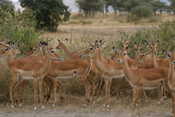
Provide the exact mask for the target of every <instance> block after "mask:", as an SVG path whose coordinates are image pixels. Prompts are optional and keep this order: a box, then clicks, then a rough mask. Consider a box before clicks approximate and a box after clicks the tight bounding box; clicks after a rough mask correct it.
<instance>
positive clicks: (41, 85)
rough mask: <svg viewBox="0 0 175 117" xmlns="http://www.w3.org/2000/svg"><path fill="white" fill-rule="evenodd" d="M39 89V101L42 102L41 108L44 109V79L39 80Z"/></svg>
mask: <svg viewBox="0 0 175 117" xmlns="http://www.w3.org/2000/svg"><path fill="white" fill-rule="evenodd" d="M38 85H39V86H38V87H39V100H40V105H41V108H44V105H43V101H44V100H43V79H42V78H40V79H39V80H38Z"/></svg>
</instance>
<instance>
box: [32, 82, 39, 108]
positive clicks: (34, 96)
mask: <svg viewBox="0 0 175 117" xmlns="http://www.w3.org/2000/svg"><path fill="white" fill-rule="evenodd" d="M33 100H34V110H36V109H37V105H38V102H39V100H38V80H37V79H33Z"/></svg>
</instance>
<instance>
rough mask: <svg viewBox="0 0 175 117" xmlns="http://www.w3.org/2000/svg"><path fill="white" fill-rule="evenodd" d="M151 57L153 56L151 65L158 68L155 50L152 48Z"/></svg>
mask: <svg viewBox="0 0 175 117" xmlns="http://www.w3.org/2000/svg"><path fill="white" fill-rule="evenodd" d="M152 56H153V65H154V67H155V68H158V67H159V65H158V63H157V57H156V49H155V48H154V50H153V52H152Z"/></svg>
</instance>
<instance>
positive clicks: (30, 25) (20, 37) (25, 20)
mask: <svg viewBox="0 0 175 117" xmlns="http://www.w3.org/2000/svg"><path fill="white" fill-rule="evenodd" d="M0 39H1V40H4V41H7V42H8V41H11V42H13V43H15V45H16V46H17V47H18V48H19V49H20V51H21V52H22V53H26V52H27V51H29V50H31V48H33V47H36V44H37V43H38V41H39V33H38V32H37V31H36V30H35V28H34V21H33V20H32V19H31V18H30V17H29V15H26V14H22V13H16V15H15V16H11V17H8V18H7V20H5V21H4V22H3V23H1V27H0Z"/></svg>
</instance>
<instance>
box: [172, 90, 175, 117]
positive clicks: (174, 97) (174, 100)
mask: <svg viewBox="0 0 175 117" xmlns="http://www.w3.org/2000/svg"><path fill="white" fill-rule="evenodd" d="M171 95H172V97H171V98H172V113H173V116H172V117H175V93H174V92H172V94H171Z"/></svg>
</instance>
